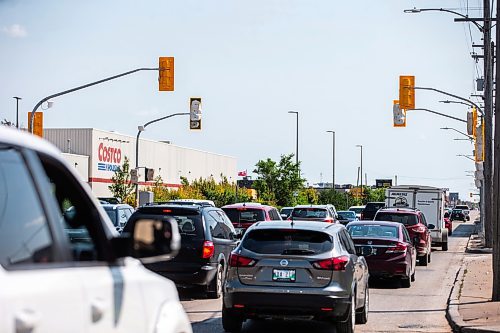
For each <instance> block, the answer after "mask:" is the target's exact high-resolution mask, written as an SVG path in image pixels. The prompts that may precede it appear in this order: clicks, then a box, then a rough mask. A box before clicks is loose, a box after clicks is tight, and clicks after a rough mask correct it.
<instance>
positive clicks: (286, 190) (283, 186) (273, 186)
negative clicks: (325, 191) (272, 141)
mask: <svg viewBox="0 0 500 333" xmlns="http://www.w3.org/2000/svg"><path fill="white" fill-rule="evenodd" d="M293 156H294V155H293V154H290V155H281V159H280V161H279V163H276V162H275V161H273V160H271V159H270V158H268V159H267V160H260V161H258V162H257V164H256V165H255V166H256V169H255V170H254V171H253V172H255V173H256V174H257V175H258V179H257V180H255V182H254V183H253V187H254V188H255V189H256V190H257V193H258V196H259V201H261V202H264V203H268V204H271V205H274V206H280V207H283V206H293V205H295V204H296V203H297V202H298V198H299V195H300V190H302V189H303V188H304V185H303V184H304V181H305V180H304V179H302V178H301V177H300V174H299V171H300V169H299V167H300V163H299V164H297V163H295V162H293V161H292V158H293ZM295 193H296V194H297V197H295V195H294V194H295ZM306 196H307V195H306Z"/></svg>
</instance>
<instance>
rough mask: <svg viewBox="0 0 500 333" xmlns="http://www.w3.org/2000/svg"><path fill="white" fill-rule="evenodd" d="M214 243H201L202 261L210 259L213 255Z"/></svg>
mask: <svg viewBox="0 0 500 333" xmlns="http://www.w3.org/2000/svg"><path fill="white" fill-rule="evenodd" d="M214 251H215V248H214V243H213V242H211V241H205V242H203V252H202V257H203V259H208V258H211V257H212V256H213V255H214Z"/></svg>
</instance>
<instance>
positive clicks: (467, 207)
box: [455, 205, 469, 210]
mask: <svg viewBox="0 0 500 333" xmlns="http://www.w3.org/2000/svg"><path fill="white" fill-rule="evenodd" d="M455 208H456V209H465V210H469V206H460V205H458V206H455Z"/></svg>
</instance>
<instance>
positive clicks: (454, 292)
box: [446, 261, 467, 333]
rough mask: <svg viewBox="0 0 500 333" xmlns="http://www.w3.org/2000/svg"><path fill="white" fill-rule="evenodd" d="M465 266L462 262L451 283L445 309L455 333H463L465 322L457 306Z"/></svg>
mask: <svg viewBox="0 0 500 333" xmlns="http://www.w3.org/2000/svg"><path fill="white" fill-rule="evenodd" d="M466 265H467V264H466V263H465V262H463V261H462V265H461V266H460V268H459V269H458V272H457V275H456V276H455V281H454V282H453V287H452V288H451V291H450V296H449V297H448V304H447V307H446V319H447V320H448V323H449V324H450V326H451V328H452V330H453V332H455V333H460V332H463V331H462V328H463V327H465V322H464V321H463V320H462V317H461V316H460V313H459V312H458V306H459V305H460V289H462V284H463V282H464V266H466ZM457 287H458V288H457Z"/></svg>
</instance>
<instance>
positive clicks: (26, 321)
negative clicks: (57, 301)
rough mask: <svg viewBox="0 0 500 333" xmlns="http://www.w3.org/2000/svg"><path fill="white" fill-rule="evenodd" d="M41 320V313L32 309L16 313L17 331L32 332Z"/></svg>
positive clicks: (22, 332) (21, 332) (19, 332)
mask: <svg viewBox="0 0 500 333" xmlns="http://www.w3.org/2000/svg"><path fill="white" fill-rule="evenodd" d="M39 321H40V315H39V314H38V313H37V312H35V311H33V310H31V309H23V310H21V311H20V312H18V313H17V314H16V333H27V332H32V331H34V329H35V326H36V325H37V324H38V322H39Z"/></svg>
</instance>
